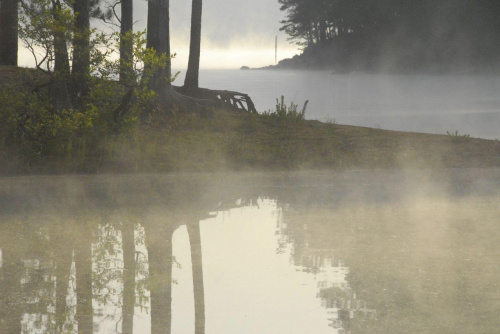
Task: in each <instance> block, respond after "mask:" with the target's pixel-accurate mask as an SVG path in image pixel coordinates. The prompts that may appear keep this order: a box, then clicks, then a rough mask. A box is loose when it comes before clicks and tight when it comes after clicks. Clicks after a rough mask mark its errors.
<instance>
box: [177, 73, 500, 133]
mask: <svg viewBox="0 0 500 334" xmlns="http://www.w3.org/2000/svg"><path fill="white" fill-rule="evenodd" d="M183 75H184V72H181V73H180V76H179V78H178V79H177V80H178V81H177V82H180V83H182V82H183V81H184V79H183ZM200 86H202V87H207V88H213V89H227V90H235V91H240V92H245V93H248V94H249V95H250V96H251V97H252V99H253V101H254V102H255V105H256V108H257V110H258V111H260V112H262V111H265V110H269V109H272V108H274V105H275V100H276V98H277V97H280V96H281V95H284V96H285V99H286V101H288V102H290V101H294V102H295V103H297V104H300V105H302V104H303V103H304V101H305V100H309V107H308V109H307V113H306V118H308V119H318V120H321V121H325V120H328V121H334V120H335V121H336V122H338V123H339V124H350V125H359V126H368V127H380V128H382V129H389V130H402V131H415V132H425V133H437V134H445V133H446V131H449V132H454V131H459V133H462V134H470V135H471V136H475V137H481V138H489V139H495V138H500V130H499V128H498V126H497V125H498V124H500V98H499V97H498V92H499V91H500V77H499V76H494V75H387V74H380V75H369V74H362V73H351V74H332V73H330V71H285V70H281V71H271V70H252V71H243V70H202V71H201V73H200Z"/></svg>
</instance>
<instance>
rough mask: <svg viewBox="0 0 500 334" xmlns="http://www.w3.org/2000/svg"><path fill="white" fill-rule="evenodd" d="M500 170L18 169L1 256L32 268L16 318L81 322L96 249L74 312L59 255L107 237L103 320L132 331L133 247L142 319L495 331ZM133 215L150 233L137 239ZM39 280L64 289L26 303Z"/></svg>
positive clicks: (141, 327)
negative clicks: (65, 173)
mask: <svg viewBox="0 0 500 334" xmlns="http://www.w3.org/2000/svg"><path fill="white" fill-rule="evenodd" d="M499 183H500V174H499V173H498V171H497V170H488V171H486V170H480V169H471V170H462V171H460V170H455V171H451V172H450V171H430V170H428V171H415V170H405V171H394V170H387V171H383V170H380V171H352V172H315V173H310V172H308V173H305V172H302V173H287V174H283V173H262V174H255V173H251V174H248V173H246V174H245V173H238V174H232V175H228V174H226V175H216V176H215V177H214V176H211V177H208V178H207V177H206V176H202V175H198V176H194V177H193V176H192V175H191V176H187V175H186V176H181V175H177V176H176V177H175V178H174V177H172V176H165V175H122V176H97V177H65V178H62V177H59V176H53V177H46V178H43V179H41V178H32V177H15V178H11V179H10V180H5V179H4V180H2V187H1V188H0V208H2V211H1V212H2V213H1V214H0V232H1V233H0V246H1V247H0V248H1V250H2V251H1V256H2V261H1V262H0V263H1V266H0V270H1V272H2V275H3V277H13V276H11V275H13V274H15V273H16V271H15V270H14V269H15V268H16V266H13V265H14V264H13V263H12V260H13V259H14V258H16V257H17V258H19V259H20V260H21V262H20V263H22V268H21V269H22V272H23V274H22V275H21V278H22V280H23V282H25V283H23V285H22V290H21V292H19V291H20V290H16V287H15V286H12V285H9V288H8V289H7V290H6V289H2V296H6V298H4V299H2V301H3V302H2V306H8V305H10V306H11V308H10V309H9V313H8V314H9V316H10V317H11V318H7V319H9V321H7V322H3V323H7V326H10V327H7V328H15V327H16V326H20V325H21V324H22V326H23V328H25V329H26V330H27V331H28V333H36V328H45V329H46V330H48V331H50V328H53V327H51V326H56V324H59V322H57V321H58V320H56V319H63V320H64V322H63V323H61V324H63V326H64V328H67V329H68V330H69V329H70V328H71V326H74V325H75V324H76V322H75V321H77V322H78V325H79V327H81V324H82V319H81V318H79V317H81V315H79V313H77V311H76V310H77V309H79V310H80V311H79V312H82V311H81V308H83V305H82V304H81V302H80V300H79V299H80V298H81V297H79V296H81V295H82V294H85V293H87V294H88V293H89V291H86V290H85V289H87V288H88V287H82V283H79V282H81V280H77V279H76V278H77V277H78V276H77V275H81V273H80V274H78V271H77V270H82V269H78V268H81V267H79V266H81V263H80V261H82V260H83V258H79V257H78V256H76V255H75V256H74V259H73V260H71V256H70V257H69V261H70V262H68V263H67V267H66V268H67V270H68V272H67V274H66V276H65V277H66V279H68V280H69V282H70V284H69V285H68V287H69V288H68V290H67V291H68V292H67V299H66V300H67V301H66V312H67V313H66V314H65V315H64V314H63V317H62V318H60V317H61V314H60V313H57V312H56V311H55V308H52V307H51V306H50V305H52V304H51V303H53V301H51V298H60V295H59V294H60V292H57V293H56V290H55V285H54V284H53V283H52V284H51V283H50V282H53V281H54V280H56V281H57V282H61V280H62V276H61V275H62V274H61V273H60V272H58V271H55V269H54V268H53V267H52V265H53V263H54V261H56V262H57V263H58V264H59V265H61V264H62V263H63V262H61V261H62V257H61V256H63V255H64V254H68V251H69V252H71V249H72V248H73V247H74V248H75V252H76V251H81V250H82V248H81V247H92V248H91V249H92V252H91V253H90V252H89V254H88V255H87V256H90V257H89V258H87V259H86V260H87V261H90V262H89V263H92V267H88V268H87V269H85V270H87V273H89V271H88V270H91V268H93V269H92V271H93V274H92V281H93V282H94V283H93V284H94V290H93V291H94V292H93V300H94V309H93V311H92V309H88V310H86V311H85V312H96V313H95V315H94V316H93V317H92V319H93V320H92V323H93V325H92V326H93V331H92V332H93V333H112V332H113V333H114V332H118V331H126V330H127V329H129V328H125V327H122V326H125V325H124V324H125V322H122V317H126V314H125V313H122V307H125V304H126V301H125V300H126V299H125V294H126V293H127V291H130V287H127V286H126V285H124V284H125V283H124V281H122V279H121V277H122V275H123V273H125V272H126V270H125V271H124V269H123V268H124V266H126V265H130V263H127V262H126V261H127V260H125V259H126V257H125V254H126V251H127V247H133V248H134V249H135V252H136V257H137V260H136V265H135V266H136V269H135V270H136V272H137V274H136V275H137V276H136V282H137V296H138V297H139V296H141V298H140V299H137V303H138V305H140V307H136V308H135V311H134V314H135V315H134V317H133V323H134V328H135V329H136V330H138V331H139V332H140V333H141V334H142V333H149V332H151V333H154V332H155V331H156V326H159V325H160V324H161V325H162V326H164V327H162V328H166V327H167V328H172V330H173V332H184V331H187V332H194V330H195V329H196V330H197V331H198V330H200V331H202V332H204V333H208V334H212V333H223V334H224V333H228V334H229V333H234V331H240V332H242V333H254V332H255V331H258V332H259V333H268V334H271V333H287V332H290V331H294V332H296V333H304V334H305V333H310V332H311V331H314V332H315V333H325V334H326V333H331V332H332V327H333V329H335V331H336V332H337V333H342V331H341V330H351V331H352V330H356V331H357V332H359V333H372V332H373V330H374V329H376V330H380V331H386V332H387V331H388V332H391V331H393V330H397V331H403V330H404V331H406V332H408V333H421V331H422V330H423V329H424V330H427V331H429V332H436V333H437V332H442V331H444V330H446V329H449V328H451V330H452V331H453V332H464V333H465V332H471V331H474V330H478V329H479V330H481V331H484V332H488V331H492V330H495V329H496V328H497V326H498V319H497V317H496V316H495V314H494V313H492V312H490V310H491V309H495V308H496V307H497V306H498V305H497V300H498V298H496V295H497V293H496V290H497V289H496V288H495V286H496V284H497V282H498V277H499V275H500V273H499V272H498V270H496V269H495V268H496V267H495V266H494V265H492V264H493V263H495V259H496V254H497V253H498V246H497V244H498V243H497V242H496V238H497V237H498V233H497V232H496V231H497V229H496V221H497V218H498V213H499V212H498V208H497V205H496V203H498V199H499V197H500V193H499V191H498V189H499V187H498V185H499ZM127 189H134V192H133V193H131V192H130V191H128V192H127V191H126V190H127ZM82 227H83V228H82ZM130 227H132V228H133V230H134V234H135V238H134V239H135V246H130V245H129V246H126V244H125V238H126V237H125V235H126V234H125V231H126V229H128V228H130ZM194 231H198V232H197V233H199V237H200V239H199V240H198V241H195V240H196V237H195V235H196V233H195V232H194ZM13 241H15V242H13ZM87 242H88V243H87ZM160 254H163V255H160ZM169 254H170V255H169ZM202 254H203V255H202ZM160 263H163V264H164V265H167V266H168V267H170V268H171V269H169V270H160V271H158V269H159V267H157V265H158V264H160ZM75 266H76V268H77V269H76V270H75V269H74V268H75ZM163 268H165V267H163ZM51 277H54V278H53V279H52V278H51ZM75 279H76V283H75ZM146 282H151V283H146ZM153 283H154V284H153ZM2 284H5V281H2ZM58 284H59V283H58ZM4 286H5V285H4ZM82 289H83V291H82ZM34 291H39V293H44V294H45V295H47V296H56V297H47V299H32V300H30V301H29V302H27V303H20V304H14V305H15V306H16V307H13V306H12V305H13V304H12V302H11V299H9V297H10V296H11V293H25V294H28V295H29V294H33V293H34ZM58 291H59V290H58ZM78 291H80V292H79V293H80V294H79V295H76V294H75V292H76V293H78ZM91 295H92V293H91ZM57 296H59V297H57ZM64 296H66V294H64ZM160 297H161V298H163V297H164V298H166V299H163V302H161V303H159V304H157V303H158V301H159V300H158V298H160ZM58 300H60V299H58ZM122 305H123V306H122ZM35 306H36V308H35ZM34 309H35V310H36V309H40V310H41V311H38V312H35V311H33V310H34ZM166 310H169V311H168V313H167V315H165V312H166ZM19 312H24V313H21V314H24V315H23V316H22V317H19V314H20V313H19ZM59 312H61V311H59ZM86 314H87V315H88V314H89V313H86ZM227 316H230V317H231V319H232V320H231V321H230V322H227V321H224V320H223V319H226V318H227ZM21 318H22V320H21V321H20V322H19V323H17V324H16V322H15V321H12V320H13V319H21ZM479 319H480V320H479ZM92 323H91V324H92ZM165 326H166V327H165Z"/></svg>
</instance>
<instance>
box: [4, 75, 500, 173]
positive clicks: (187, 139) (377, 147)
mask: <svg viewBox="0 0 500 334" xmlns="http://www.w3.org/2000/svg"><path fill="white" fill-rule="evenodd" d="M0 72H2V71H0ZM3 72H4V77H2V78H1V79H2V80H1V81H2V82H3V83H5V82H6V80H7V79H6V75H7V74H8V75H9V78H10V79H9V80H14V79H12V78H21V79H22V78H23V76H22V75H21V76H19V75H16V74H15V73H14V72H8V71H3ZM24 77H25V76H24ZM21 79H16V80H21ZM0 89H4V88H3V87H2V85H0ZM2 138H3V139H2V140H1V141H0V173H1V174H4V175H6V174H30V173H97V172H198V171H224V170H229V171H241V170H305V169H340V170H342V169H364V168H407V167H409V168H468V167H500V142H498V141H491V140H483V139H475V138H468V137H465V136H460V135H459V134H456V133H450V134H448V135H430V134H418V133H405V132H397V131H387V130H381V129H372V128H364V127H355V126H346V125H339V124H334V123H321V122H318V121H299V120H296V119H293V118H286V117H285V118H280V117H276V116H275V117H273V116H269V115H257V114H250V113H243V112H234V111H226V110H215V111H214V112H213V115H211V116H210V117H202V116H200V115H199V114H197V113H188V112H182V113H177V114H175V115H173V116H166V115H163V114H159V113H157V114H151V115H149V117H148V118H147V119H145V120H144V121H143V122H136V123H134V124H131V125H129V126H128V127H126V128H124V129H122V130H120V131H104V130H102V131H100V132H96V133H94V134H93V135H90V136H89V135H86V136H73V137H71V138H70V140H69V139H68V138H69V137H66V138H65V139H64V140H65V141H64V142H62V141H61V142H58V141H57V138H56V139H55V141H54V142H52V143H51V145H52V150H51V151H50V152H49V153H46V152H45V153H44V152H38V151H36V150H31V151H30V150H25V148H24V147H23V143H22V142H18V143H17V144H16V145H12V143H10V142H9V141H8V139H6V138H5V136H2Z"/></svg>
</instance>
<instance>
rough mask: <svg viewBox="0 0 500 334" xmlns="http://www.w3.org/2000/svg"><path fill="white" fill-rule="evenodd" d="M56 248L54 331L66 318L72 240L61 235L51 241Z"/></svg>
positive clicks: (58, 331) (57, 330) (58, 329)
mask: <svg viewBox="0 0 500 334" xmlns="http://www.w3.org/2000/svg"><path fill="white" fill-rule="evenodd" d="M53 242H54V244H55V246H56V247H57V250H56V252H55V253H56V332H57V333H60V332H62V329H63V326H64V322H65V320H66V316H67V314H66V297H67V295H68V285H69V276H70V274H71V262H72V257H73V256H72V255H73V248H72V247H71V242H72V240H71V239H70V238H68V237H64V236H61V237H60V238H57V237H56V238H55V240H54V241H53Z"/></svg>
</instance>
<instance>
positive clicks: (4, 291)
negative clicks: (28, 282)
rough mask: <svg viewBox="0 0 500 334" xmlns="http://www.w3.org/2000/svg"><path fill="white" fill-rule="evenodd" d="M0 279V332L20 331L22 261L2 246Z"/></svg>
mask: <svg viewBox="0 0 500 334" xmlns="http://www.w3.org/2000/svg"><path fill="white" fill-rule="evenodd" d="M2 258H3V268H2V280H1V281H0V291H1V292H0V333H21V315H22V304H21V303H22V300H23V298H22V296H21V275H22V270H23V266H22V262H21V258H20V256H19V254H16V251H15V250H12V252H11V251H10V249H6V248H4V247H2Z"/></svg>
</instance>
